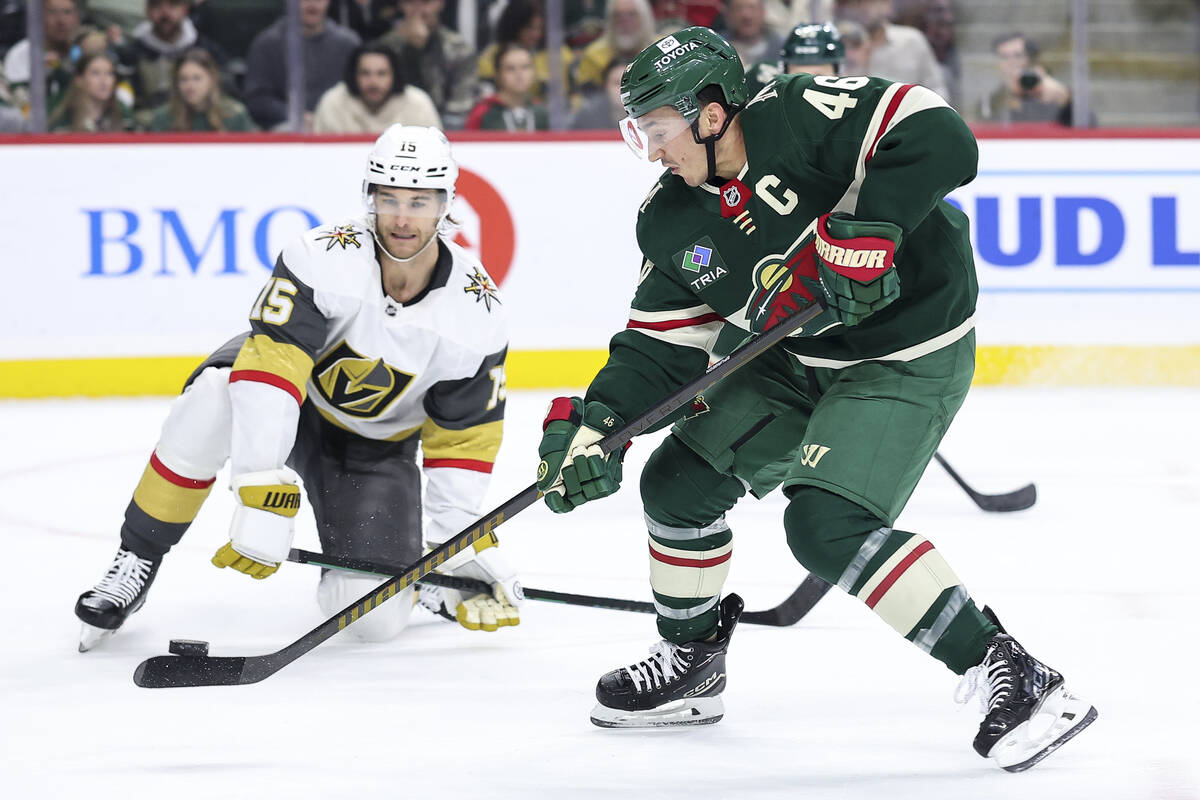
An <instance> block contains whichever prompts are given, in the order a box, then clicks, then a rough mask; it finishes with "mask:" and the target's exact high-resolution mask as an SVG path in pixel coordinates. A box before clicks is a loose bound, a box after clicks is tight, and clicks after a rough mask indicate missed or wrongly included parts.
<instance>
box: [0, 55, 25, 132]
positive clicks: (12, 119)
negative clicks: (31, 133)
mask: <svg viewBox="0 0 1200 800" xmlns="http://www.w3.org/2000/svg"><path fill="white" fill-rule="evenodd" d="M27 130H29V120H27V119H25V115H24V114H22V113H21V109H20V108H18V107H17V105H16V100H15V99H14V98H13V96H12V91H11V90H10V89H9V88H8V80H7V79H6V78H5V76H4V68H3V67H0V133H22V132H24V131H27Z"/></svg>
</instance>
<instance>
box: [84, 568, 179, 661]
mask: <svg viewBox="0 0 1200 800" xmlns="http://www.w3.org/2000/svg"><path fill="white" fill-rule="evenodd" d="M161 561H162V559H154V560H151V559H147V558H139V557H138V555H137V554H136V553H132V552H130V551H129V550H126V549H125V548H124V547H122V548H120V549H118V550H117V555H116V556H115V557H114V558H113V562H112V566H110V567H109V568H108V572H106V573H104V577H103V578H101V579H100V582H99V583H97V584H96V585H95V586H94V587H92V588H91V589H89V590H88V591H86V592H84V593H83V594H81V595H79V600H78V602H76V603H75V616H77V617H79V619H80V620H81V621H82V622H83V629H82V630H81V631H80V633H79V652H81V653H86V652H87V651H88V650H91V649H92V648H93V647H95V646H96V645H98V644H100V643H101V642H103V641H104V640H105V639H107V638H108V637H110V636H112V635H113V634H114V633H116V632H117V629H118V628H120V627H121V625H122V624H124V622H125V620H126V618H128V617H129V615H130V614H132V613H133V612H135V611H137V610H138V609H139V608H141V607H142V603H144V602H146V593H147V592H148V591H150V584H152V583H153V582H154V574H155V573H156V572H158V565H159V564H160V563H161Z"/></svg>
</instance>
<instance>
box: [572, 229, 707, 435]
mask: <svg viewBox="0 0 1200 800" xmlns="http://www.w3.org/2000/svg"><path fill="white" fill-rule="evenodd" d="M644 213H645V212H643V214H644ZM653 226H654V222H653V221H652V220H651V221H647V220H645V219H643V220H642V221H640V222H639V225H638V239H639V242H641V244H642V250H643V253H645V252H646V251H647V250H651V249H652V248H651V246H648V245H650V244H651V239H652V237H653ZM663 257H664V258H665V256H663ZM723 325H724V320H723V318H722V317H721V315H720V314H718V313H717V312H716V311H714V310H713V309H712V308H710V307H709V306H708V305H706V304H705V303H703V302H701V301H700V299H699V298H698V297H697V296H696V295H695V294H694V293H693V292H692V291H691V290H690V289H688V288H687V287H686V286H683V285H682V284H680V283H678V282H676V281H675V280H673V279H672V278H671V277H670V276H669V274H668V273H667V271H666V270H665V269H660V268H658V266H656V264H655V263H654V262H653V261H651V260H650V258H646V260H645V261H644V262H643V267H642V279H641V281H640V282H639V283H638V287H637V291H636V293H635V294H634V298H633V303H632V305H631V307H630V309H629V323H628V324H627V325H626V327H625V330H623V331H621V332H619V333H617V334H616V335H615V336H613V337H612V340H611V341H610V342H609V352H608V361H607V362H606V363H605V365H604V367H603V368H602V369H601V370H600V372H599V374H598V375H597V376H596V377H595V379H593V380H592V383H591V385H590V386H589V387H588V391H587V396H586V399H587V400H589V401H599V402H602V403H604V404H605V405H606V406H608V407H609V408H611V409H612V410H613V411H615V412H616V413H617V414H620V415H621V416H622V417H623V418H624V419H625V420H626V421H629V420H631V419H633V418H634V417H636V416H637V415H638V414H640V413H642V412H643V411H645V410H646V409H648V408H650V407H651V406H652V405H654V403H656V402H658V401H659V400H661V399H663V398H664V397H666V396H667V395H669V394H670V393H671V392H674V391H675V390H676V389H678V388H679V387H680V386H682V385H683V384H685V383H687V382H688V381H689V380H691V379H692V378H694V377H696V376H697V375H699V374H700V373H702V372H703V371H704V370H705V368H706V367H707V366H708V362H709V357H710V355H711V354H712V352H713V349H714V347H715V346H716V342H717V336H718V335H719V334H720V331H721V328H722V327H723ZM673 419H674V417H673V416H672V417H668V418H666V419H664V420H663V421H662V422H660V423H659V424H658V425H656V426H655V428H661V427H664V426H666V425H668V424H670V422H671V421H673Z"/></svg>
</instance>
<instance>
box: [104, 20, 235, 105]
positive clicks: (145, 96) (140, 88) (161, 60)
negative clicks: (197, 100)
mask: <svg viewBox="0 0 1200 800" xmlns="http://www.w3.org/2000/svg"><path fill="white" fill-rule="evenodd" d="M191 7H192V0H146V19H145V20H144V21H142V22H141V23H139V24H138V25H137V27H135V28H134V29H133V34H132V35H131V37H130V41H129V42H128V43H127V44H126V45H125V46H124V47H123V48H121V50H120V55H121V61H122V62H123V63H124V65H125V66H126V67H127V68H128V70H129V75H130V79H131V84H132V86H133V94H134V109H136V110H142V109H151V108H155V107H157V106H161V105H163V104H164V103H165V102H166V101H167V95H168V94H170V92H171V86H172V80H173V75H174V73H175V60H176V59H177V58H179V57H180V56H181V55H182V54H183V53H184V52H185V51H187V50H189V49H191V48H193V47H202V48H204V49H205V50H207V51H208V53H209V55H211V56H212V57H213V59H214V61H215V62H216V63H217V64H223V63H224V62H225V61H226V60H227V59H226V56H225V51H224V50H222V49H221V46H220V45H219V44H217V43H216V42H214V41H213V40H212V39H209V38H208V37H206V36H202V35H201V34H200V33H199V32H197V30H196V26H195V25H194V24H192V21H191V20H190V19H189V18H188V12H189V11H190V10H191Z"/></svg>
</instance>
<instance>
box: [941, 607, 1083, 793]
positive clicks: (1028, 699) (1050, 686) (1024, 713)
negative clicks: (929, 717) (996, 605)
mask: <svg viewBox="0 0 1200 800" xmlns="http://www.w3.org/2000/svg"><path fill="white" fill-rule="evenodd" d="M983 613H984V614H985V615H986V616H987V617H988V619H990V620H991V621H992V622H993V623H995V624H996V627H998V628H1000V633H997V634H996V635H995V636H993V637H992V638H991V639H990V640H989V641H988V647H987V654H986V655H984V657H983V661H982V662H980V664H979V666H977V667H972V668H971V669H969V670H967V673H966V674H965V675H963V679H962V682H961V683H960V684H959V690H958V692H956V695H955V699H956V700H958V701H959V702H960V703H965V702H967V701H968V700H970V699H971V697H972V696H973V695H976V694H978V695H979V697H980V706H981V710H983V711H984V713H985V715H986V716H985V717H984V718H983V722H982V723H981V724H980V725H979V733H978V734H977V735H976V736H975V742H974V744H975V752H977V753H979V755H981V756H983V757H984V758H989V757H990V758H993V759H995V761H996V763H997V764H999V765H1000V766H1001V767H1002V768H1003V769H1005V770H1008V771H1009V772H1023V771H1024V770H1027V769H1029V768H1030V767H1032V766H1033V765H1034V764H1036V763H1038V762H1039V761H1041V760H1042V759H1043V758H1045V757H1046V756H1048V755H1050V754H1051V753H1053V752H1054V751H1055V750H1057V749H1058V748H1059V747H1061V746H1062V745H1063V744H1065V743H1066V742H1067V741H1068V740H1069V739H1071V737H1073V736H1075V734H1077V733H1079V732H1080V731H1082V730H1083V729H1084V728H1086V727H1087V726H1088V725H1091V724H1092V722H1094V721H1095V719H1096V716H1097V713H1096V709H1095V708H1094V707H1093V706H1092V705H1091V704H1090V703H1088V702H1087V701H1084V700H1080V699H1079V698H1077V697H1074V696H1072V695H1070V694H1068V693H1067V691H1066V687H1065V686H1064V684H1063V677H1062V675H1060V674H1059V673H1058V672H1056V671H1055V670H1053V669H1051V668H1050V667H1048V666H1046V665H1045V664H1043V663H1042V662H1040V661H1038V660H1037V659H1036V658H1034V657H1033V656H1031V655H1029V653H1028V652H1026V650H1025V648H1023V647H1021V645H1020V644H1019V643H1018V642H1017V640H1016V639H1014V638H1012V637H1011V636H1009V635H1008V634H1007V633H1006V632H1005V630H1004V628H1003V627H1001V626H1000V622H999V620H997V619H996V615H995V614H994V613H992V610H991V609H990V608H985V609H984V610H983ZM985 694H986V697H985V696H984V695H985Z"/></svg>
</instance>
